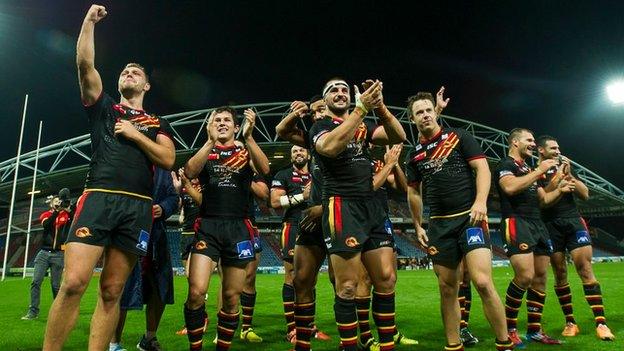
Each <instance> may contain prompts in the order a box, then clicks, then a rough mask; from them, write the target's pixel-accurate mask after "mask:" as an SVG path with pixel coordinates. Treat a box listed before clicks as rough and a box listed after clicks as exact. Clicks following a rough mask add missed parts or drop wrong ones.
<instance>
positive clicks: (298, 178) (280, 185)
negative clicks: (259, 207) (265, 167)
mask: <svg viewBox="0 0 624 351" xmlns="http://www.w3.org/2000/svg"><path fill="white" fill-rule="evenodd" d="M311 181H312V177H311V175H310V173H308V172H302V171H299V170H298V169H297V168H296V167H294V166H291V167H288V168H285V169H282V170H280V171H279V172H277V173H276V174H275V177H273V181H272V182H271V190H273V189H282V190H285V191H286V195H288V196H294V195H297V194H302V193H303V188H305V186H306V185H307V184H308V183H310V182H311ZM306 207H308V206H307V204H306V202H305V201H302V202H301V203H300V204H298V205H296V206H291V207H289V208H287V209H286V211H284V215H283V216H282V221H283V222H293V221H299V219H300V218H301V211H302V210H304V209H305V208H306Z"/></svg>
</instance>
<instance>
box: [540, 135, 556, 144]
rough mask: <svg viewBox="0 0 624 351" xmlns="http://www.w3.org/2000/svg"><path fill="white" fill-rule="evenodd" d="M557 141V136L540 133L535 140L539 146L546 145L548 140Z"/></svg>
mask: <svg viewBox="0 0 624 351" xmlns="http://www.w3.org/2000/svg"><path fill="white" fill-rule="evenodd" d="M551 140H552V141H555V142H556V141H557V139H555V137H552V136H550V135H540V136H539V137H538V138H537V141H536V142H535V143H536V144H537V146H539V147H546V142H548V141H551Z"/></svg>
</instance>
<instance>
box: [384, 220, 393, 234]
mask: <svg viewBox="0 0 624 351" xmlns="http://www.w3.org/2000/svg"><path fill="white" fill-rule="evenodd" d="M384 229H385V230H386V234H388V235H392V222H390V218H386V220H385V221H384Z"/></svg>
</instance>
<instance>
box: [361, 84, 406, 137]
mask: <svg viewBox="0 0 624 351" xmlns="http://www.w3.org/2000/svg"><path fill="white" fill-rule="evenodd" d="M373 84H374V81H373V80H372V79H367V80H366V82H364V83H362V86H363V87H365V88H366V87H369V86H372V85H373ZM380 87H381V89H380V94H379V99H380V103H379V104H378V105H377V106H376V107H375V113H376V114H377V116H378V117H379V121H380V122H381V127H380V128H377V129H375V132H374V133H373V135H372V140H373V143H374V144H378V145H389V144H398V143H402V142H404V141H405V139H406V138H407V135H406V134H405V130H404V129H403V126H401V122H399V120H398V119H397V118H396V117H395V116H394V115H393V114H392V112H390V110H388V108H387V107H386V104H384V101H383V83H381V82H380ZM354 90H355V92H356V94H357V93H358V89H357V86H355V87H354ZM356 100H357V99H356Z"/></svg>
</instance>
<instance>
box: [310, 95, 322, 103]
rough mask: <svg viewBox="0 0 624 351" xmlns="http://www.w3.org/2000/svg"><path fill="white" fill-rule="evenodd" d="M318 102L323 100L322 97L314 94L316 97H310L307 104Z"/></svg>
mask: <svg viewBox="0 0 624 351" xmlns="http://www.w3.org/2000/svg"><path fill="white" fill-rule="evenodd" d="M319 100H323V97H322V96H321V95H320V94H316V95H314V96H312V97H311V98H310V99H309V100H308V103H309V104H312V103H315V102H317V101H319Z"/></svg>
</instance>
